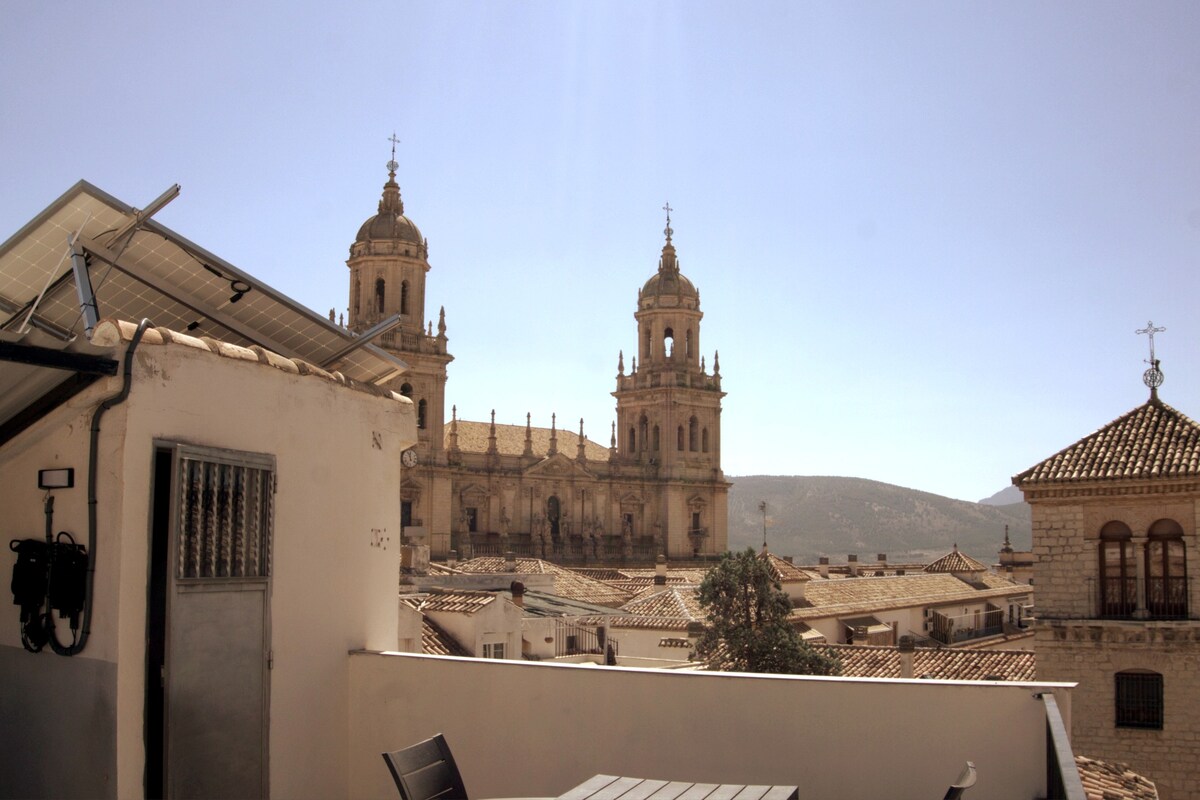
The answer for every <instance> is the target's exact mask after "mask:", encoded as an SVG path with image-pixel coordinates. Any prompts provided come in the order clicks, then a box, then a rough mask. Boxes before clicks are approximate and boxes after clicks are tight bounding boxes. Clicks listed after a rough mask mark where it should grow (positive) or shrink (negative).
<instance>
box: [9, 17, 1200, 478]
mask: <svg viewBox="0 0 1200 800" xmlns="http://www.w3.org/2000/svg"><path fill="white" fill-rule="evenodd" d="M223 6H224V7H223ZM1198 41H1200V4H1196V3H1194V2H1188V3H1165V2H1137V3H1134V2H1123V3H1113V2H1084V3H1069V2H1056V3H1043V2H1036V3H1020V2H1017V3H1012V2H1003V3H960V2H950V3H908V2H906V3H896V4H891V3H870V4H858V3H851V4H842V3H837V4H828V5H816V4H807V3H744V2H737V3H709V2H678V3H666V2H661V3H659V2H645V1H639V2H630V3H616V2H606V3H599V2H589V3H571V2H555V3H550V2H523V3H509V2H487V3H452V2H429V3H396V2H389V3H378V4H356V3H345V4H331V3H302V2H287V3H263V2H255V3H243V2H239V3H229V4H220V3H191V4H186V5H184V4H177V3H163V2H161V1H159V2H153V3H111V4H110V3H105V4H96V3H82V2H54V3H18V2H5V3H3V4H0V148H2V152H3V153H4V157H3V159H0V184H2V185H3V191H2V192H0V240H2V239H4V238H7V237H8V236H9V235H11V234H12V233H13V232H15V231H16V230H17V229H18V228H19V227H20V226H21V225H22V224H24V223H25V222H26V221H27V220H28V219H29V218H30V217H32V216H33V215H34V214H36V213H37V212H38V211H40V210H41V209H42V208H44V207H45V206H46V205H47V204H49V203H50V202H51V201H52V200H53V199H54V198H56V197H57V196H58V195H59V194H61V193H62V192H63V191H65V190H66V189H67V188H68V187H69V186H70V185H71V184H73V183H74V182H75V181H77V180H79V179H80V178H85V179H87V180H89V181H91V182H93V183H95V184H96V185H98V186H99V187H100V188H102V189H104V190H106V191H108V192H110V193H112V194H114V195H116V196H117V197H118V198H121V199H122V200H124V201H126V202H128V203H130V204H132V205H135V206H142V205H145V204H146V203H148V202H149V201H150V200H151V199H152V198H154V197H155V196H157V195H158V194H159V193H160V192H161V191H163V190H164V189H166V188H167V187H168V186H169V185H170V184H172V183H175V182H178V183H180V184H181V185H182V186H183V193H182V195H181V196H180V197H179V198H178V199H177V200H175V201H174V202H173V203H172V204H171V205H169V206H168V207H167V208H166V209H164V210H163V211H162V212H161V213H160V214H159V215H158V219H159V221H160V222H162V223H163V224H166V225H168V226H170V227H172V228H174V229H175V230H177V231H179V232H180V233H182V234H183V235H184V236H187V237H189V238H191V239H192V240H194V241H196V242H197V243H199V244H201V245H202V246H204V247H206V248H208V249H209V250H211V251H213V252H214V253H216V254H218V255H220V256H221V257H223V258H225V259H226V260H228V261H230V262H232V263H234V264H236V265H238V266H239V267H241V268H243V269H245V270H247V271H249V272H250V273H252V274H254V275H256V276H258V277H260V278H262V279H263V280H264V281H265V282H266V283H269V284H271V285H273V286H274V287H276V288H277V289H280V290H281V291H283V292H284V293H286V294H288V295H290V296H292V297H294V298H296V299H297V300H300V301H302V302H304V303H305V304H307V305H309V306H311V307H313V308H314V309H317V310H318V311H320V312H322V313H325V312H327V311H328V310H329V308H331V307H336V308H338V309H344V308H345V306H346V304H347V281H346V267H345V259H346V257H347V255H348V247H349V245H350V243H351V241H352V240H353V238H354V234H355V233H356V232H357V230H358V227H359V225H360V224H361V223H362V221H363V220H364V219H365V218H366V217H368V216H370V215H371V214H373V213H374V211H375V206H376V203H377V202H378V199H379V193H380V189H381V186H382V184H383V182H384V180H386V174H385V169H384V164H385V163H386V162H387V160H388V158H389V147H390V145H389V144H388V142H387V141H386V140H387V137H388V136H390V135H391V133H392V131H393V130H395V131H396V132H397V134H398V136H399V137H400V139H401V145H400V147H399V149H398V151H397V155H396V158H397V160H398V161H399V162H400V172H399V182H400V186H401V190H402V193H403V197H404V202H405V207H406V211H407V213H408V215H409V216H410V217H411V218H412V219H413V220H414V221H415V222H416V223H417V225H418V226H420V228H421V230H422V232H423V233H424V235H425V236H426V237H428V239H429V243H430V261H431V263H432V265H433V270H432V272H430V274H429V279H428V290H427V291H428V302H429V307H428V308H427V311H429V312H431V313H432V314H434V315H436V313H437V307H438V306H439V305H442V304H444V305H445V307H446V318H447V322H448V325H449V336H450V348H451V351H452V352H453V353H454V355H455V356H456V360H455V361H454V362H453V363H452V364H451V365H450V380H449V384H448V397H449V402H451V403H456V404H457V405H458V408H459V412H460V416H463V417H465V418H469V419H486V416H487V414H488V412H489V411H490V410H491V409H492V408H495V410H496V414H497V420H498V421H502V422H511V423H517V422H522V423H523V422H524V418H525V412H526V411H532V412H533V415H534V420H535V423H537V424H545V425H548V424H549V421H550V414H551V412H552V411H556V412H557V413H558V417H559V421H560V424H561V425H562V426H564V427H571V428H575V427H576V426H577V425H578V420H579V418H580V417H581V416H582V417H584V418H585V419H586V430H587V433H588V434H589V435H590V436H591V437H593V438H596V439H598V440H600V441H602V442H604V443H607V442H608V436H609V425H610V422H611V421H612V420H613V419H614V416H615V415H614V413H613V406H614V403H613V400H612V398H611V397H610V396H609V392H611V391H612V389H613V385H614V380H613V378H614V376H615V373H616V363H617V352H618V351H619V350H621V349H624V350H625V351H626V354H627V355H628V354H630V352H631V351H632V350H633V349H634V346H635V332H636V329H635V324H634V320H633V311H634V309H635V305H636V300H637V289H638V287H640V286H641V284H642V283H643V282H644V281H645V280H646V279H647V278H648V277H649V276H650V275H651V274H652V273H653V272H654V270H655V269H656V266H657V260H658V255H659V252H660V250H661V247H662V228H663V221H664V220H663V212H662V211H661V208H662V206H663V204H664V202H666V201H668V200H669V201H670V203H671V205H672V206H673V207H674V208H675V212H674V214H673V225H674V229H675V244H676V245H677V247H678V250H679V257H680V259H681V264H682V268H683V271H684V273H685V274H686V275H687V276H688V277H690V278H691V279H692V280H693V281H694V282H695V283H696V285H697V286H698V287H699V289H700V293H701V304H702V309H703V311H704V313H705V318H704V321H703V323H702V336H701V341H700V345H701V351H702V352H705V353H707V354H708V360H709V364H710V366H711V363H712V355H711V354H712V352H713V351H714V350H717V349H719V350H720V353H721V368H722V374H723V376H724V385H725V388H726V390H727V391H728V392H729V396H728V397H727V398H726V400H725V411H724V417H723V420H724V428H723V448H724V451H723V455H724V466H725V469H726V472H727V473H728V474H731V475H744V474H763V473H765V474H811V475H853V476H859V477H864V478H872V479H877V480H882V481H887V482H890V483H896V484H900V485H903V486H910V487H914V488H919V489H925V490H928V491H932V492H936V493H939V494H945V495H949V496H951V497H959V498H963V499H968V500H976V499H979V498H981V497H984V496H986V495H989V494H991V493H992V492H994V491H996V490H998V489H1000V488H1002V487H1004V486H1005V485H1007V484H1008V482H1009V479H1010V477H1011V476H1012V475H1013V474H1015V473H1017V472H1019V471H1021V470H1023V469H1025V468H1026V467H1028V466H1031V465H1032V464H1033V463H1035V462H1036V461H1038V460H1040V459H1042V458H1043V457H1046V456H1048V455H1050V454H1052V453H1054V452H1056V451H1057V450H1059V449H1061V448H1063V447H1065V446H1067V445H1069V444H1071V443H1072V442H1074V441H1075V440H1077V439H1078V438H1080V437H1082V436H1084V435H1085V434H1087V433H1090V432H1091V431H1093V430H1095V429H1096V428H1097V427H1099V426H1101V425H1103V424H1105V423H1106V422H1108V421H1109V420H1111V419H1113V418H1115V417H1117V416H1119V415H1120V414H1122V413H1124V412H1125V411H1127V410H1129V409H1131V408H1133V407H1135V406H1136V405H1138V404H1140V403H1142V402H1143V401H1144V400H1145V398H1146V396H1147V390H1146V388H1145V387H1144V386H1143V385H1142V382H1141V373H1142V371H1143V369H1145V366H1146V365H1145V364H1143V363H1142V362H1143V359H1145V358H1146V357H1147V346H1146V337H1144V336H1135V335H1134V330H1135V329H1137V328H1142V327H1145V325H1146V322H1147V321H1148V320H1151V319H1152V320H1153V321H1154V322H1155V324H1156V325H1162V326H1166V328H1167V332H1166V333H1163V334H1160V335H1159V336H1158V337H1157V339H1156V346H1157V351H1158V356H1159V357H1160V358H1161V359H1162V362H1163V371H1164V372H1165V373H1166V383H1165V385H1164V386H1163V388H1162V390H1161V394H1162V397H1163V399H1164V400H1165V401H1166V402H1168V403H1170V404H1172V405H1174V406H1175V407H1176V408H1178V409H1179V410H1181V411H1183V412H1184V413H1187V414H1191V415H1194V416H1200V353H1198V351H1197V346H1196V343H1197V340H1198V336H1200V315H1198V314H1197V300H1198V298H1200V279H1198V278H1197V269H1196V262H1197V255H1198V253H1200V47H1198V46H1197V42H1198Z"/></svg>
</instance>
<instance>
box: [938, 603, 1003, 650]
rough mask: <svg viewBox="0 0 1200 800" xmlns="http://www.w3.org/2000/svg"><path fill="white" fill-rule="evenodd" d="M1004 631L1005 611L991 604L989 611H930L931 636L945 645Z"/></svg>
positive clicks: (997, 634) (994, 634)
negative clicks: (950, 613)
mask: <svg viewBox="0 0 1200 800" xmlns="http://www.w3.org/2000/svg"><path fill="white" fill-rule="evenodd" d="M1002 633H1004V611H1003V610H1002V609H999V608H996V607H995V606H992V605H989V606H988V609H987V611H984V612H980V613H977V614H959V615H957V616H949V615H946V614H942V613H940V612H938V611H932V610H931V611H930V612H929V637H930V638H931V639H935V640H937V641H939V642H941V643H942V644H944V645H954V644H960V643H962V642H969V641H972V640H974V639H983V638H985V637H987V636H999V635H1000V634H1002Z"/></svg>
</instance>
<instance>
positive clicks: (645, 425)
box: [638, 414, 650, 450]
mask: <svg viewBox="0 0 1200 800" xmlns="http://www.w3.org/2000/svg"><path fill="white" fill-rule="evenodd" d="M649 425H650V423H649V422H647V420H646V415H645V414H642V418H641V419H640V420H638V434H639V436H638V440H639V441H640V442H641V445H642V449H643V450H645V449H646V444H647V442H648V440H649V438H650V436H649V433H648V430H649Z"/></svg>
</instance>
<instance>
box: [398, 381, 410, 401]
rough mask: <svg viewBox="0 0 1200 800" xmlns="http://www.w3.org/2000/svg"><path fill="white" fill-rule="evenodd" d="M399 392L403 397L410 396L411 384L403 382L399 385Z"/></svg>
mask: <svg viewBox="0 0 1200 800" xmlns="http://www.w3.org/2000/svg"><path fill="white" fill-rule="evenodd" d="M400 394H401V395H403V396H404V397H408V398H410V399H411V398H412V384H411V383H405V384H402V385H401V386H400Z"/></svg>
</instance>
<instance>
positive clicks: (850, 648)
mask: <svg viewBox="0 0 1200 800" xmlns="http://www.w3.org/2000/svg"><path fill="white" fill-rule="evenodd" d="M810 646H811V647H813V648H814V649H816V650H817V651H819V652H821V653H825V654H826V655H830V656H834V657H836V658H837V659H838V660H839V661H841V662H842V673H841V674H842V675H843V676H845V677H848V678H899V677H900V650H899V648H897V647H877V646H873V645H849V644H813V645H810ZM913 677H914V678H928V679H930V680H939V681H984V680H1004V681H1032V680H1035V679H1036V677H1037V658H1036V657H1035V656H1034V654H1033V653H1032V652H1029V651H1027V650H959V649H957V648H949V647H947V648H932V647H918V648H917V649H916V650H915V651H914V653H913Z"/></svg>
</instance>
